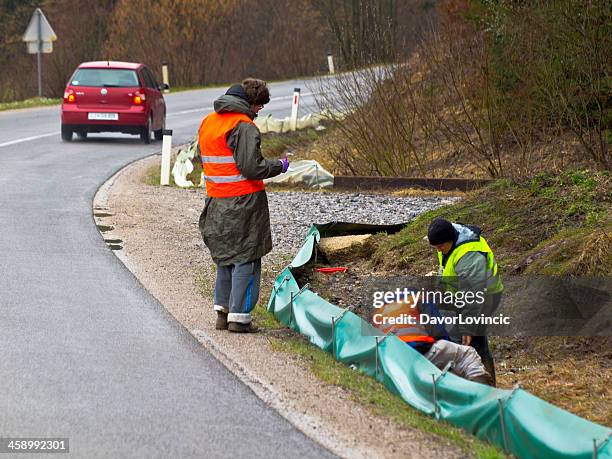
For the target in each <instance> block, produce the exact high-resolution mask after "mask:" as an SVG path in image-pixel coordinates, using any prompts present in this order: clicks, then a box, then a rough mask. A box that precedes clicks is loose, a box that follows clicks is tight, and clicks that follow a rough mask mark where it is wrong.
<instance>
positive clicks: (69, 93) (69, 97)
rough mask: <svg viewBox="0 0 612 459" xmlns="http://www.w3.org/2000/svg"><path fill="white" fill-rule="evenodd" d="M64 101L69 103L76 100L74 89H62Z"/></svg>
mask: <svg viewBox="0 0 612 459" xmlns="http://www.w3.org/2000/svg"><path fill="white" fill-rule="evenodd" d="M64 102H68V103H69V104H73V103H75V102H76V95H75V94H74V90H72V89H68V90H66V91H64Z"/></svg>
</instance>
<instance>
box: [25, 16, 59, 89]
mask: <svg viewBox="0 0 612 459" xmlns="http://www.w3.org/2000/svg"><path fill="white" fill-rule="evenodd" d="M55 40H57V36H56V35H55V32H54V31H53V29H52V28H51V24H49V21H47V18H46V17H45V15H44V14H43V12H42V10H41V9H40V8H36V11H34V14H33V15H32V19H30V24H29V25H28V28H27V29H26V31H25V33H24V34H23V41H25V42H26V43H27V45H28V53H30V54H36V64H37V69H38V97H42V58H41V57H42V56H41V55H42V53H45V54H48V53H52V52H53V42H54V41H55Z"/></svg>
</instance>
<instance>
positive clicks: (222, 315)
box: [215, 311, 227, 330]
mask: <svg viewBox="0 0 612 459" xmlns="http://www.w3.org/2000/svg"><path fill="white" fill-rule="evenodd" d="M215 328H216V329H217V330H227V312H223V311H217V321H216V322H215Z"/></svg>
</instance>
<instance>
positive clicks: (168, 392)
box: [0, 82, 329, 458]
mask: <svg viewBox="0 0 612 459" xmlns="http://www.w3.org/2000/svg"><path fill="white" fill-rule="evenodd" d="M294 86H301V87H302V88H303V89H302V91H303V92H308V90H307V89H305V86H304V84H303V82H286V83H278V84H274V85H272V88H271V89H272V95H273V100H272V101H271V103H270V104H269V105H268V106H267V107H266V108H265V109H264V111H263V112H262V114H266V113H272V114H273V115H274V116H277V117H281V116H286V115H287V114H288V113H289V111H290V106H289V104H290V98H291V94H292V90H293V87H294ZM221 92H222V90H220V89H208V90H199V91H192V92H189V93H178V94H171V95H169V96H168V97H167V105H168V122H167V126H168V128H170V129H173V130H174V133H175V136H174V140H175V144H177V143H179V142H184V141H187V140H189V139H190V138H191V137H192V136H193V135H194V133H195V132H196V130H197V126H198V125H199V122H200V119H201V118H202V116H203V115H204V114H205V113H206V112H207V111H208V110H209V109H210V107H211V106H212V101H213V100H214V98H215V97H216V96H218V95H220V94H221ZM303 101H304V102H306V103H308V102H312V97H311V96H307V95H306V96H305V97H304V98H303ZM160 145H161V144H160V143H155V144H152V145H143V144H141V143H140V142H139V141H138V140H137V137H131V136H122V135H114V136H112V135H110V134H109V135H98V136H96V135H92V136H91V137H90V138H89V139H87V140H85V141H80V140H76V141H73V142H72V143H62V142H61V140H60V136H59V112H58V108H57V107H51V108H41V109H30V110H23V111H14V112H3V113H0V190H1V193H0V209H1V212H0V251H1V253H2V255H1V256H0V307H1V310H0V314H1V315H0V350H1V357H0V437H7V436H18V437H33V436H47V437H50V436H54V437H69V438H70V449H71V455H72V456H74V457H88V458H89V457H105V458H106V457H117V458H118V457H147V458H151V457H287V456H289V457H298V456H299V457H321V456H323V457H325V456H327V455H329V453H328V452H327V451H326V450H324V449H322V448H321V447H320V446H319V445H317V444H315V443H314V442H313V441H311V440H310V439H308V438H306V437H305V436H304V435H303V434H301V433H300V432H298V431H297V430H296V429H294V428H293V427H292V426H291V425H290V424H289V423H288V422H286V421H285V420H284V419H283V418H281V417H280V416H279V415H278V414H277V413H276V412H274V411H273V410H271V409H270V408H268V407H267V406H266V405H265V404H264V403H263V402H261V401H260V400H259V399H258V398H257V397H256V396H255V395H254V394H253V393H252V392H251V391H250V390H249V389H248V388H247V387H246V386H245V385H244V384H242V383H241V382H240V381H239V380H237V379H236V378H235V377H234V376H233V375H232V374H231V373H230V372H229V371H228V370H227V369H226V368H225V367H224V366H222V365H221V364H220V363H219V362H218V361H217V360H215V359H214V358H213V357H212V356H211V355H210V354H209V353H208V352H207V351H206V350H204V349H203V348H202V347H201V346H200V345H199V344H198V343H197V342H196V341H195V340H194V339H193V338H192V337H191V335H189V333H188V332H187V331H186V330H184V329H183V328H182V327H181V326H180V325H179V324H178V323H177V322H176V321H175V320H174V319H173V318H172V317H171V316H169V314H168V313H166V312H165V310H164V309H163V307H162V306H161V305H160V304H159V303H158V302H157V301H156V300H155V299H154V298H153V297H152V296H151V295H149V294H148V293H147V292H146V291H145V290H143V288H142V287H141V286H140V284H139V283H138V282H137V281H136V279H135V278H134V277H133V276H132V275H131V273H130V272H128V271H127V270H126V269H125V267H124V266H123V265H122V264H121V263H120V262H119V261H118V260H117V258H116V257H115V256H114V255H113V254H112V253H111V252H110V251H109V249H108V248H107V247H106V245H105V243H104V242H103V240H102V238H101V236H100V234H99V233H98V231H97V229H96V227H95V224H94V222H93V218H92V211H91V202H92V198H93V196H94V194H95V192H96V190H97V188H98V187H99V185H100V184H102V183H103V182H104V181H105V180H106V179H107V178H108V177H109V176H111V175H112V174H113V173H114V172H115V171H116V170H118V169H119V168H121V167H122V166H124V165H125V164H127V163H128V162H130V161H132V160H134V159H137V158H140V157H143V156H146V155H148V154H151V153H153V152H156V151H159V149H160Z"/></svg>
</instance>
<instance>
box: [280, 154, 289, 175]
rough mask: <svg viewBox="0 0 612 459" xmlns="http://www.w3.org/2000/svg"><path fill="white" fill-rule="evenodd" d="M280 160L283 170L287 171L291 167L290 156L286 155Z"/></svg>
mask: <svg viewBox="0 0 612 459" xmlns="http://www.w3.org/2000/svg"><path fill="white" fill-rule="evenodd" d="M280 162H281V164H282V165H283V172H287V169H289V158H287V157H286V156H285V157H284V158H283V159H281V160H280Z"/></svg>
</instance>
